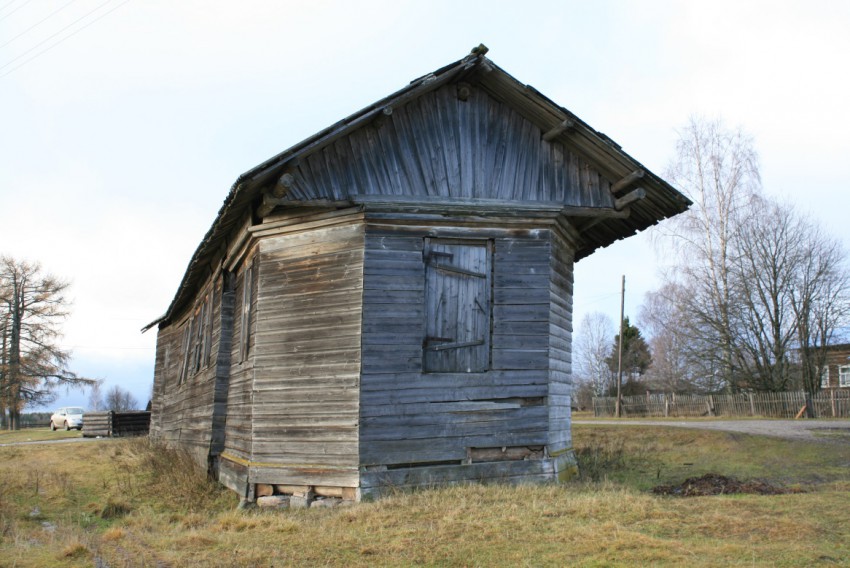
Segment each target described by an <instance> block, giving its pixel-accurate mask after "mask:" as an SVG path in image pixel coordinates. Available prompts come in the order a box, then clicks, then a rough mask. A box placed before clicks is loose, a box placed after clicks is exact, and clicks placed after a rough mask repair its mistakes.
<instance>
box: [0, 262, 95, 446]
mask: <svg viewBox="0 0 850 568" xmlns="http://www.w3.org/2000/svg"><path fill="white" fill-rule="evenodd" d="M67 287H68V284H67V282H64V281H62V280H60V279H58V278H56V277H54V276H52V275H50V274H43V273H42V272H41V267H40V266H39V265H38V264H37V263H36V264H31V263H28V262H24V261H18V260H15V259H14V258H11V257H7V256H3V257H0V326H2V327H1V328H0V406H2V409H3V410H4V411H8V413H9V427H10V428H11V429H17V428H18V427H19V425H20V415H21V412H22V411H23V409H24V407H25V406H26V405H28V404H32V405H37V404H47V403H50V402H52V401H53V400H54V398H55V396H54V394H53V393H54V391H55V390H56V388H57V387H59V386H85V385H87V384H90V383H91V381H90V380H89V379H84V378H82V377H78V376H77V375H75V374H74V373H72V372H70V371H69V370H68V369H67V365H68V361H69V359H70V354H69V352H68V351H66V350H64V349H62V348H61V347H60V346H59V340H60V338H61V332H60V329H59V325H60V323H61V322H62V321H63V320H64V319H65V317H66V316H67V306H68V304H67V301H66V300H65V297H64V295H63V294H64V292H65V289H66V288H67Z"/></svg>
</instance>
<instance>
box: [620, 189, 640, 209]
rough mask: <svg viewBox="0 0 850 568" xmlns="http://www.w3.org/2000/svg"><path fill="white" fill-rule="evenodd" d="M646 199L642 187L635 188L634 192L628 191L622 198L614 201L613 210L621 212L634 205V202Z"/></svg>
mask: <svg viewBox="0 0 850 568" xmlns="http://www.w3.org/2000/svg"><path fill="white" fill-rule="evenodd" d="M644 197H646V190H645V189H643V188H642V187H639V188H637V189H636V190H634V191H630V192H629V193H627V194H626V195H624V196H623V197H621V198H619V199H617V200H615V201H614V209H616V210H617V211H622V210H623V209H624V208H625V207H626V206H628V205H630V204H632V203H634V202H635V201H639V200H641V199H643V198H644Z"/></svg>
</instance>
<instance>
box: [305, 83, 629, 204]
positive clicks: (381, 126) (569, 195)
mask: <svg viewBox="0 0 850 568" xmlns="http://www.w3.org/2000/svg"><path fill="white" fill-rule="evenodd" d="M470 88H471V95H470V96H469V98H468V99H467V100H465V101H463V100H460V99H459V98H458V97H457V86H456V85H447V86H445V87H442V88H440V89H438V90H436V91H434V92H432V93H429V94H427V95H424V96H423V97H421V98H419V99H417V100H415V101H413V102H411V103H409V104H407V105H406V106H404V107H402V108H395V109H392V114H391V115H390V116H389V117H386V116H384V118H382V119H379V120H376V121H375V122H374V123H372V124H371V125H369V126H366V127H365V128H362V129H360V130H358V131H356V132H354V133H352V134H351V135H350V136H347V137H343V138H341V139H339V140H338V141H336V142H334V143H333V144H331V145H329V146H328V147H326V148H323V149H322V150H320V151H318V152H315V153H313V154H311V155H310V156H309V157H307V158H306V159H305V160H302V161H301V162H300V164H298V166H297V167H294V168H293V169H292V170H291V171H290V173H291V174H292V175H294V177H295V180H296V183H295V185H294V187H293V188H292V189H291V191H290V193H289V195H288V198H290V199H293V200H299V201H303V200H309V199H328V200H342V199H349V198H350V197H351V196H354V195H359V194H365V195H406V196H411V195H421V196H433V197H456V198H489V199H512V200H517V201H558V202H561V203H564V205H575V206H586V207H611V206H612V205H613V198H612V196H611V192H610V191H609V189H610V182H609V180H606V179H605V178H604V177H603V176H601V175H600V174H599V172H598V171H597V170H596V169H594V168H593V167H591V166H590V165H589V163H588V162H587V161H586V160H584V159H583V158H581V157H580V156H578V155H577V154H576V153H575V152H572V151H571V150H569V149H567V148H566V147H565V146H564V145H563V144H561V143H559V142H554V141H553V142H546V141H543V140H542V133H541V131H540V129H538V128H537V127H536V126H535V125H534V124H532V123H531V122H529V121H528V120H526V119H525V118H523V117H522V116H521V115H520V114H518V113H517V112H516V111H514V110H513V109H511V108H510V107H508V106H507V105H505V104H503V103H501V102H499V101H496V100H495V99H493V98H492V97H490V96H488V95H487V94H486V93H485V92H484V91H482V90H480V89H479V88H477V87H475V86H471V87H470ZM382 116H383V115H382Z"/></svg>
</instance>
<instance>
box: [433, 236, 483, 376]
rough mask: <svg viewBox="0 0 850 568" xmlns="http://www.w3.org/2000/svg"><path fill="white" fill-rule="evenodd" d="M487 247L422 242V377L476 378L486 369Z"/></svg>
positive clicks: (465, 242) (466, 242)
mask: <svg viewBox="0 0 850 568" xmlns="http://www.w3.org/2000/svg"><path fill="white" fill-rule="evenodd" d="M492 256H493V255H492V246H491V243H490V242H489V241H469V240H454V239H425V248H424V251H423V257H424V260H425V317H426V323H425V341H424V342H423V349H424V353H423V356H422V361H423V367H424V371H425V372H426V373H480V372H483V371H486V370H487V369H488V368H489V366H490V306H491V276H490V275H491V268H490V267H491V259H492Z"/></svg>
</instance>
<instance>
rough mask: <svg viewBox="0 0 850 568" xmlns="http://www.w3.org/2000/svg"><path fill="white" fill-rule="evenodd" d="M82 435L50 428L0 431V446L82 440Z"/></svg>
mask: <svg viewBox="0 0 850 568" xmlns="http://www.w3.org/2000/svg"><path fill="white" fill-rule="evenodd" d="M82 436H83V434H82V432H80V431H79V430H69V431H67V432H66V431H65V430H56V431H55V432H53V431H51V430H50V428H48V427H46V426H45V427H44V428H24V429H23V430H16V431H14V432H10V431H8V430H0V444H13V443H18V442H43V441H45V440H61V439H63V438H82Z"/></svg>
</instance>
